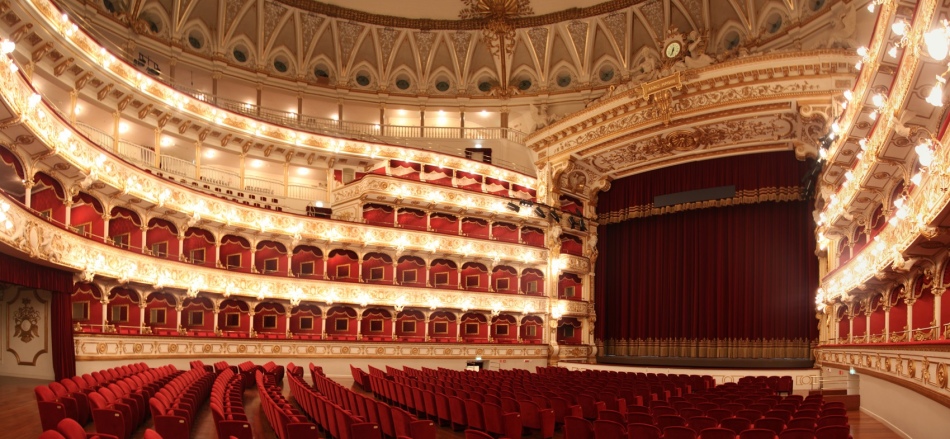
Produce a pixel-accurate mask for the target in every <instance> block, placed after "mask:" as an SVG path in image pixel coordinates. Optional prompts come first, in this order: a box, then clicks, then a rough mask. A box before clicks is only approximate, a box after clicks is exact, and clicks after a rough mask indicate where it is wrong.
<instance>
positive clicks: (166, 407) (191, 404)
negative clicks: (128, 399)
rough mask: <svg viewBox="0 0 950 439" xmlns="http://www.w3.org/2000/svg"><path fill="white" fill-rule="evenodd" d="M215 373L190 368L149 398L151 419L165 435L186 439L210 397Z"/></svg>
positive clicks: (159, 431) (161, 433)
mask: <svg viewBox="0 0 950 439" xmlns="http://www.w3.org/2000/svg"><path fill="white" fill-rule="evenodd" d="M213 383H214V374H213V373H211V372H208V371H206V370H205V369H204V368H201V369H191V370H189V371H187V372H185V373H182V374H181V375H178V376H177V377H175V379H173V380H171V381H169V382H168V384H165V386H163V387H162V388H161V389H160V390H159V391H158V392H157V393H156V394H155V396H154V397H152V398H151V399H149V402H148V404H149V408H150V409H151V412H152V422H153V424H154V426H155V430H156V431H157V432H158V434H160V435H162V436H163V437H166V438H187V437H190V436H191V426H192V424H193V422H194V419H195V415H197V413H198V409H199V408H200V407H201V406H202V405H203V404H204V402H205V400H207V399H208V395H209V394H210V393H211V385H212V384H213Z"/></svg>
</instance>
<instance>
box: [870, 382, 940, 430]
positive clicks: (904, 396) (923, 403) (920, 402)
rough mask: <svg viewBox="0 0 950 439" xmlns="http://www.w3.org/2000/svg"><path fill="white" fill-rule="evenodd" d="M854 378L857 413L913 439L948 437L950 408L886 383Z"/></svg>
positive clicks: (911, 391)
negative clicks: (858, 394)
mask: <svg viewBox="0 0 950 439" xmlns="http://www.w3.org/2000/svg"><path fill="white" fill-rule="evenodd" d="M858 376H859V379H860V386H861V387H860V391H861V410H862V411H863V412H865V413H867V414H869V415H871V416H873V417H875V418H877V419H878V420H879V421H881V422H883V423H884V424H885V425H887V426H888V427H889V428H890V429H891V430H893V431H894V432H895V433H897V434H899V435H901V436H902V437H905V438H913V439H942V438H946V437H947V436H948V435H950V433H948V432H950V408H947V407H945V406H943V405H942V404H939V403H937V402H936V401H934V400H932V399H930V398H927V397H925V396H923V395H921V394H919V393H917V392H914V391H913V390H910V389H907V388H904V387H902V386H898V385H896V384H893V383H891V382H889V381H885V380H882V379H880V378H875V377H873V376H870V375H858Z"/></svg>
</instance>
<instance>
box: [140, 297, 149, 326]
mask: <svg viewBox="0 0 950 439" xmlns="http://www.w3.org/2000/svg"><path fill="white" fill-rule="evenodd" d="M139 299H140V300H139V334H148V333H149V332H151V331H148V332H146V329H145V328H147V327H148V326H147V325H146V323H147V322H146V321H145V306H146V305H147V304H148V303H147V302H146V301H145V296H144V295H142V294H139Z"/></svg>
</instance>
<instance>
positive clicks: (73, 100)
mask: <svg viewBox="0 0 950 439" xmlns="http://www.w3.org/2000/svg"><path fill="white" fill-rule="evenodd" d="M78 98H79V90H76V89H75V88H74V89H72V90H70V91H69V123H70V124H72V125H76V104H77V103H78V102H79V99H78Z"/></svg>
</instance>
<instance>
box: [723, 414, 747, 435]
mask: <svg viewBox="0 0 950 439" xmlns="http://www.w3.org/2000/svg"><path fill="white" fill-rule="evenodd" d="M719 426H720V427H722V428H728V429H730V430H732V431H734V432H736V434H737V435H738V434H739V433H742V432H743V431H745V430H748V429H749V428H751V427H752V423H751V422H749V420H748V419H745V418H726V419H723V420H722V421H720V422H719Z"/></svg>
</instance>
